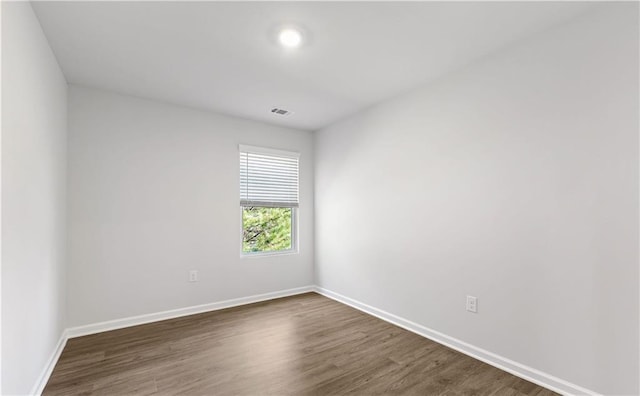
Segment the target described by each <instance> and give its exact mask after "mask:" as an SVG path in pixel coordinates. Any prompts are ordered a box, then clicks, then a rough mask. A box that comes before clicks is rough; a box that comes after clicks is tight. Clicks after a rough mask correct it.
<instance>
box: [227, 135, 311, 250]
mask: <svg viewBox="0 0 640 396" xmlns="http://www.w3.org/2000/svg"><path fill="white" fill-rule="evenodd" d="M298 158H299V155H298V153H293V152H288V151H280V150H273V149H267V148H261V147H252V146H244V145H240V209H241V212H242V254H244V255H250V254H269V253H287V252H295V251H297V240H296V229H297V218H296V217H297V213H296V212H297V209H298Z"/></svg>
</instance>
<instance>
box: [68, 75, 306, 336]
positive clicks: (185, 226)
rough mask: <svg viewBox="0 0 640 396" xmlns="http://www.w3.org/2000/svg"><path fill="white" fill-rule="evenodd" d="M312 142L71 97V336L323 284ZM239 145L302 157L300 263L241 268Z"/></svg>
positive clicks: (287, 260)
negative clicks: (316, 278)
mask: <svg viewBox="0 0 640 396" xmlns="http://www.w3.org/2000/svg"><path fill="white" fill-rule="evenodd" d="M312 142H313V139H312V136H311V134H310V133H309V132H304V131H298V130H293V129H286V128H281V127H273V126H267V125H265V124H260V123H256V122H250V121H245V120H241V119H237V118H232V117H227V116H222V115H217V114H213V113H206V112H201V111H196V110H191V109H188V108H183V107H178V106H173V105H168V104H162V103H159V102H154V101H149V100H143V99H138V98H134V97H129V96H122V95H116V94H111V93H107V92H104V91H99V90H92V89H88V88H83V87H77V86H71V88H70V92H69V212H68V213H69V218H68V221H69V255H70V261H69V291H68V293H69V325H70V326H78V325H84V324H90V323H96V322H100V321H106V320H112V319H119V318H124V317H129V316H135V315H140V314H147V313H154V312H159V311H164V310H169V309H175V308H182V307H188V306H193V305H198V304H205V303H211V302H216V301H221V300H226V299H231V298H236V297H244V296H250V295H254V294H261V293H266V292H272V291H279V290H284V289H289V288H295V287H300V286H307V285H311V284H313V180H312V177H313V158H312V155H313V149H312ZM240 143H242V144H249V145H255V146H265V147H274V148H279V149H284V150H293V151H298V152H300V153H301V157H300V172H301V174H300V209H299V227H300V241H299V246H300V252H299V254H292V255H280V256H271V257H255V258H242V259H241V258H240V239H241V236H240V209H239V174H238V172H239V159H238V144H240ZM191 269H197V270H199V272H200V281H199V282H197V283H189V282H188V281H187V280H188V271H189V270H191Z"/></svg>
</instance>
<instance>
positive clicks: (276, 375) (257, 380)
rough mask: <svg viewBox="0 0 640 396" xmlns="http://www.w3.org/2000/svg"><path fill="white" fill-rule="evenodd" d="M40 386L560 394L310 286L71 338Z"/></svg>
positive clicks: (91, 391)
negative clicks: (287, 293)
mask: <svg viewBox="0 0 640 396" xmlns="http://www.w3.org/2000/svg"><path fill="white" fill-rule="evenodd" d="M43 394H44V395H45V396H67V395H178V394H180V395H339V394H353V395H375V394H394V395H442V396H460V395H486V396H507V395H513V396H518V395H538V396H548V395H554V394H555V393H553V392H551V391H549V390H547V389H545V388H542V387H540V386H537V385H535V384H532V383H530V382H527V381H525V380H523V379H520V378H518V377H515V376H513V375H511V374H509V373H506V372H504V371H501V370H499V369H497V368H495V367H492V366H489V365H488V364H485V363H483V362H480V361H478V360H475V359H473V358H471V357H468V356H466V355H464V354H462V353H459V352H457V351H454V350H452V349H449V348H447V347H445V346H442V345H440V344H437V343H435V342H433V341H430V340H428V339H425V338H423V337H421V336H418V335H416V334H414V333H411V332H408V331H406V330H404V329H401V328H399V327H396V326H393V325H391V324H389V323H387V322H384V321H382V320H380V319H377V318H375V317H373V316H370V315H367V314H364V313H362V312H360V311H357V310H355V309H353V308H351V307H348V306H346V305H343V304H340V303H338V302H335V301H333V300H330V299H328V298H326V297H323V296H320V295H318V294H315V293H307V294H302V295H298V296H293V297H287V298H282V299H277V300H271V301H266V302H262V303H256V304H250V305H245V306H241V307H235V308H230V309H225V310H220V311H214V312H208V313H203V314H197V315H191V316H187V317H182V318H177V319H171V320H165V321H162V322H156V323H150V324H146V325H141V326H135V327H130V328H126V329H120V330H114V331H109V332H104V333H100V334H94V335H89V336H85V337H79V338H73V339H70V340H69V341H68V343H67V345H66V347H65V349H64V351H63V353H62V355H61V356H60V359H59V361H58V364H57V365H56V367H55V369H54V370H53V373H52V375H51V378H50V379H49V382H48V384H47V386H46V387H45V390H44V393H43Z"/></svg>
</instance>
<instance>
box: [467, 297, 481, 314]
mask: <svg viewBox="0 0 640 396" xmlns="http://www.w3.org/2000/svg"><path fill="white" fill-rule="evenodd" d="M467 311H469V312H473V313H478V297H474V296H467Z"/></svg>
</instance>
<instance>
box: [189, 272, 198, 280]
mask: <svg viewBox="0 0 640 396" xmlns="http://www.w3.org/2000/svg"><path fill="white" fill-rule="evenodd" d="M197 281H198V271H197V270H191V271H189V282H197Z"/></svg>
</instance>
